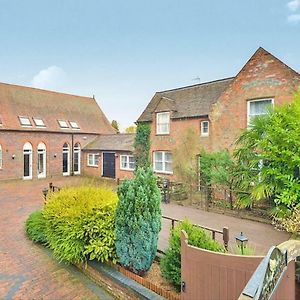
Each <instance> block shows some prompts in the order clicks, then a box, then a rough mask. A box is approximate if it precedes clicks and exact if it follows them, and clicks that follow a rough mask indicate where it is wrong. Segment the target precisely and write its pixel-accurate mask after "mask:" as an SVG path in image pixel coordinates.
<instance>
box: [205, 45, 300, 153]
mask: <svg viewBox="0 0 300 300" xmlns="http://www.w3.org/2000/svg"><path fill="white" fill-rule="evenodd" d="M299 85H300V75H299V74H297V73H296V72H294V71H293V70H291V69H290V68H288V67H287V66H286V65H284V64H283V63H282V62H280V61H279V60H278V59H276V58H275V57H274V56H272V55H271V54H269V53H268V52H266V51H264V50H263V49H259V50H258V51H257V52H256V53H255V54H254V56H253V57H252V58H251V59H250V60H249V62H248V63H247V64H246V65H245V67H244V68H243V69H242V70H241V71H240V73H239V74H238V75H237V77H236V79H235V80H234V81H233V82H232V84H231V85H230V86H229V88H228V89H227V90H226V91H225V93H223V94H222V95H221V97H220V98H219V100H218V102H217V103H216V104H215V105H214V106H213V109H212V113H211V116H210V118H211V136H212V139H211V142H212V145H211V148H212V150H214V151H217V150H222V149H230V150H231V149H233V147H234V142H235V140H236V139H237V137H238V136H239V135H240V133H241V131H242V130H243V129H245V128H247V101H249V100H254V99H260V98H261V99H263V98H273V99H274V104H275V105H281V104H283V103H287V102H290V101H291V100H292V97H293V94H294V92H295V91H296V89H297V87H298V86H299Z"/></svg>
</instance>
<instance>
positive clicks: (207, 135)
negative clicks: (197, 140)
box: [200, 134, 209, 138]
mask: <svg viewBox="0 0 300 300" xmlns="http://www.w3.org/2000/svg"><path fill="white" fill-rule="evenodd" d="M200 137H204V138H206V137H209V134H201V135H200Z"/></svg>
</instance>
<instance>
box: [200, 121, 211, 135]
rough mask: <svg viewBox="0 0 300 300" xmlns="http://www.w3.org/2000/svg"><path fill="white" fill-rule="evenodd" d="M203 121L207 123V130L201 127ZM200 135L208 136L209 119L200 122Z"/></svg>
mask: <svg viewBox="0 0 300 300" xmlns="http://www.w3.org/2000/svg"><path fill="white" fill-rule="evenodd" d="M204 123H207V132H204V131H203V129H204V126H203V124H204ZM201 136H209V121H208V120H205V121H202V122H201Z"/></svg>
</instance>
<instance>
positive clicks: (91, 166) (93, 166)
mask: <svg viewBox="0 0 300 300" xmlns="http://www.w3.org/2000/svg"><path fill="white" fill-rule="evenodd" d="M87 167H89V168H98V167H99V166H97V165H87Z"/></svg>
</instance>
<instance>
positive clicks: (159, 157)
mask: <svg viewBox="0 0 300 300" xmlns="http://www.w3.org/2000/svg"><path fill="white" fill-rule="evenodd" d="M154 159H155V161H156V162H162V152H155V154H154Z"/></svg>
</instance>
